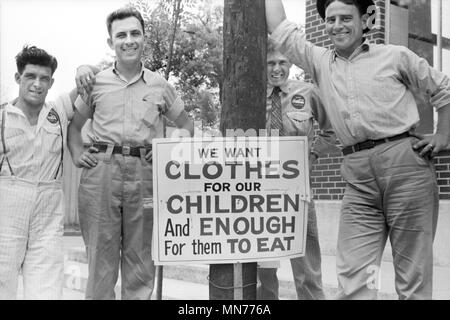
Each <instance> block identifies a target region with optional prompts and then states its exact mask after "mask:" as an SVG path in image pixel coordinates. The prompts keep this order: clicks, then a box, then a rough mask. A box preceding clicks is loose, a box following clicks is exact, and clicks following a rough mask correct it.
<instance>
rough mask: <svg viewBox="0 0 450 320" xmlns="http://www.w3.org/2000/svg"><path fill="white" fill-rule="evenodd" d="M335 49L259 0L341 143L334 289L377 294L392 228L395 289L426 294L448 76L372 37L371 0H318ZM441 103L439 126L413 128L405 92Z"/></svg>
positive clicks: (414, 114)
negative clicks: (429, 131)
mask: <svg viewBox="0 0 450 320" xmlns="http://www.w3.org/2000/svg"><path fill="white" fill-rule="evenodd" d="M317 10H318V12H319V15H320V16H321V17H322V18H323V19H324V21H325V26H326V32H327V33H328V35H329V37H330V39H331V41H332V43H333V45H334V49H325V48H321V47H318V46H315V45H313V44H312V43H310V42H308V41H306V35H305V33H304V32H303V31H302V30H301V29H299V28H298V27H297V26H296V25H295V24H293V23H291V22H289V21H287V20H286V15H285V12H284V8H283V5H282V2H281V1H280V0H266V15H267V25H268V30H269V32H270V33H271V35H272V38H273V39H274V40H275V41H277V43H278V45H279V49H280V51H281V52H283V54H285V55H286V56H287V57H288V58H289V59H290V60H291V61H292V62H293V63H294V64H296V65H298V66H299V67H301V68H303V69H304V70H305V71H306V72H308V73H309V74H310V75H311V77H312V79H313V81H314V82H315V83H316V84H317V86H318V88H319V91H320V96H321V98H322V101H323V103H324V107H325V111H326V114H327V116H328V118H329V120H330V122H331V124H332V126H333V129H334V130H335V132H336V135H337V137H338V139H339V140H340V142H341V143H342V145H343V149H342V151H343V153H344V160H343V163H342V167H341V172H342V176H343V178H344V179H345V181H346V182H347V187H346V190H345V195H344V198H343V201H342V209H341V218H340V224H339V234H338V244H337V253H336V254H337V255H336V259H337V262H336V263H337V273H338V284H339V288H338V298H341V299H374V298H376V296H377V287H378V286H377V275H378V272H377V271H378V269H379V267H380V263H381V258H382V253H383V250H384V246H385V243H386V241H387V239H388V238H389V240H390V242H391V245H392V254H393V260H394V269H395V275H396V276H395V279H396V280H395V286H396V291H397V293H398V295H399V298H400V299H431V297H432V274H433V239H434V235H435V231H436V223H437V215H438V211H437V209H438V189H437V183H436V177H435V170H434V166H433V163H432V161H431V160H430V158H431V157H432V156H434V155H436V154H437V153H438V152H439V151H441V150H444V149H445V148H447V147H448V145H449V141H450V126H448V123H450V80H449V78H448V77H447V76H446V75H444V74H442V73H441V72H439V71H437V70H435V69H433V68H432V67H430V66H429V65H428V63H427V62H426V60H425V59H423V58H421V57H419V56H417V55H416V54H415V53H413V52H412V51H410V50H409V49H407V48H405V47H402V46H393V45H376V44H372V43H369V42H368V41H367V40H366V38H365V34H366V33H367V32H369V31H370V29H371V28H372V27H373V25H374V22H375V19H374V15H373V14H374V12H375V6H374V3H373V1H371V0H318V1H317ZM413 91H414V92H420V93H421V94H422V95H423V96H425V97H427V99H429V101H430V103H431V105H432V106H433V107H434V108H435V109H436V110H437V112H438V116H439V118H438V124H437V130H436V133H435V134H433V135H429V136H426V137H424V136H419V135H417V134H415V133H414V129H415V128H416V127H417V125H418V123H419V120H420V119H419V113H418V109H417V105H416V102H415V100H414V96H413V93H412V92H413Z"/></svg>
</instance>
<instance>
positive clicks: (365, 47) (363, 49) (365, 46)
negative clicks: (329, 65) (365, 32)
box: [332, 37, 370, 62]
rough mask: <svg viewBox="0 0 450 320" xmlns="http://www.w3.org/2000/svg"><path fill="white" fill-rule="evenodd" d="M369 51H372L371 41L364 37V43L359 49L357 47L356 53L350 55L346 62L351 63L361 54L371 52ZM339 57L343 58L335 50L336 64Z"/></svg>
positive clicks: (333, 56)
mask: <svg viewBox="0 0 450 320" xmlns="http://www.w3.org/2000/svg"><path fill="white" fill-rule="evenodd" d="M369 49H370V42H369V40H367V38H365V37H364V38H363V43H362V44H361V45H360V46H359V47H357V48H356V49H355V51H353V53H352V54H351V55H350V57H348V59H346V60H348V61H351V60H353V59H354V58H355V57H356V56H358V55H359V54H361V53H363V52H367V51H369ZM337 57H341V56H340V55H339V54H338V53H337V51H336V49H333V54H332V61H333V62H335V61H336V58H337ZM343 59H344V58H343Z"/></svg>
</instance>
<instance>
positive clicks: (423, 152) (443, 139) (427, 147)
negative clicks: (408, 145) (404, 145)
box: [413, 133, 450, 159]
mask: <svg viewBox="0 0 450 320" xmlns="http://www.w3.org/2000/svg"><path fill="white" fill-rule="evenodd" d="M413 136H414V137H416V138H418V139H420V141H418V142H417V143H415V144H414V145H413V148H414V150H416V151H418V152H419V155H420V156H421V157H424V158H425V157H428V158H430V159H432V158H433V157H435V156H436V155H437V154H438V153H439V152H440V151H443V150H445V149H446V148H447V146H448V145H449V143H450V141H449V140H450V139H449V137H448V136H446V135H443V134H440V133H436V134H434V135H422V134H418V133H414V134H413Z"/></svg>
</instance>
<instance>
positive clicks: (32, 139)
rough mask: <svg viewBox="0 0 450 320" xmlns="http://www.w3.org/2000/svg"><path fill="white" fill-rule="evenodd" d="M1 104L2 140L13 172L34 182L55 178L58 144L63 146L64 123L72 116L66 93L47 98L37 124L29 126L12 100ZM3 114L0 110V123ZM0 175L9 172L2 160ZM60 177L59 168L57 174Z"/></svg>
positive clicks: (0, 156) (57, 165)
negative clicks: (4, 104)
mask: <svg viewBox="0 0 450 320" xmlns="http://www.w3.org/2000/svg"><path fill="white" fill-rule="evenodd" d="M4 108H5V110H6V113H5V115H6V116H5V143H6V148H7V156H8V159H9V163H10V164H11V168H12V170H13V172H14V175H15V176H16V177H18V178H22V179H26V180H30V181H36V182H38V181H50V180H54V179H55V175H56V173H57V171H58V167H59V165H60V162H61V151H62V149H61V147H62V145H64V148H65V147H66V140H67V139H66V137H67V124H68V121H69V120H71V119H72V117H73V108H72V102H71V100H70V97H69V95H68V94H65V95H62V96H61V97H59V98H58V99H57V100H56V101H54V102H46V103H45V104H44V106H43V107H42V109H41V111H40V113H39V118H38V122H37V125H36V126H31V124H30V122H29V121H28V118H27V117H26V116H25V114H24V113H23V112H22V110H21V109H19V108H17V107H16V106H14V102H10V103H8V104H7V105H6V106H4ZM55 113H56V114H55ZM2 114H3V112H2V111H1V110H0V123H1V117H2ZM58 117H59V121H58ZM60 123H61V126H60ZM61 133H62V135H61ZM0 141H1V139H0ZM3 156H4V152H3V146H2V144H1V143H0V159H2V158H3ZM0 176H10V171H9V168H8V166H7V165H6V163H5V162H4V163H3V166H2V170H1V171H0ZM60 177H61V169H60V171H59V174H58V177H57V178H58V179H60Z"/></svg>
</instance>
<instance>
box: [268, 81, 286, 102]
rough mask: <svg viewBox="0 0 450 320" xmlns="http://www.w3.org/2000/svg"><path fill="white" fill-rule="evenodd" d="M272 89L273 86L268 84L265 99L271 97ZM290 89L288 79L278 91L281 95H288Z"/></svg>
mask: <svg viewBox="0 0 450 320" xmlns="http://www.w3.org/2000/svg"><path fill="white" fill-rule="evenodd" d="M273 88H274V86H272V85H270V84H267V98H268V97H270V96H271V95H272V92H273ZM290 89H291V86H290V81H289V79H287V80H286V82H285V83H284V84H283V85H281V86H280V90H281V91H282V92H283V93H289V90H290Z"/></svg>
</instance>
